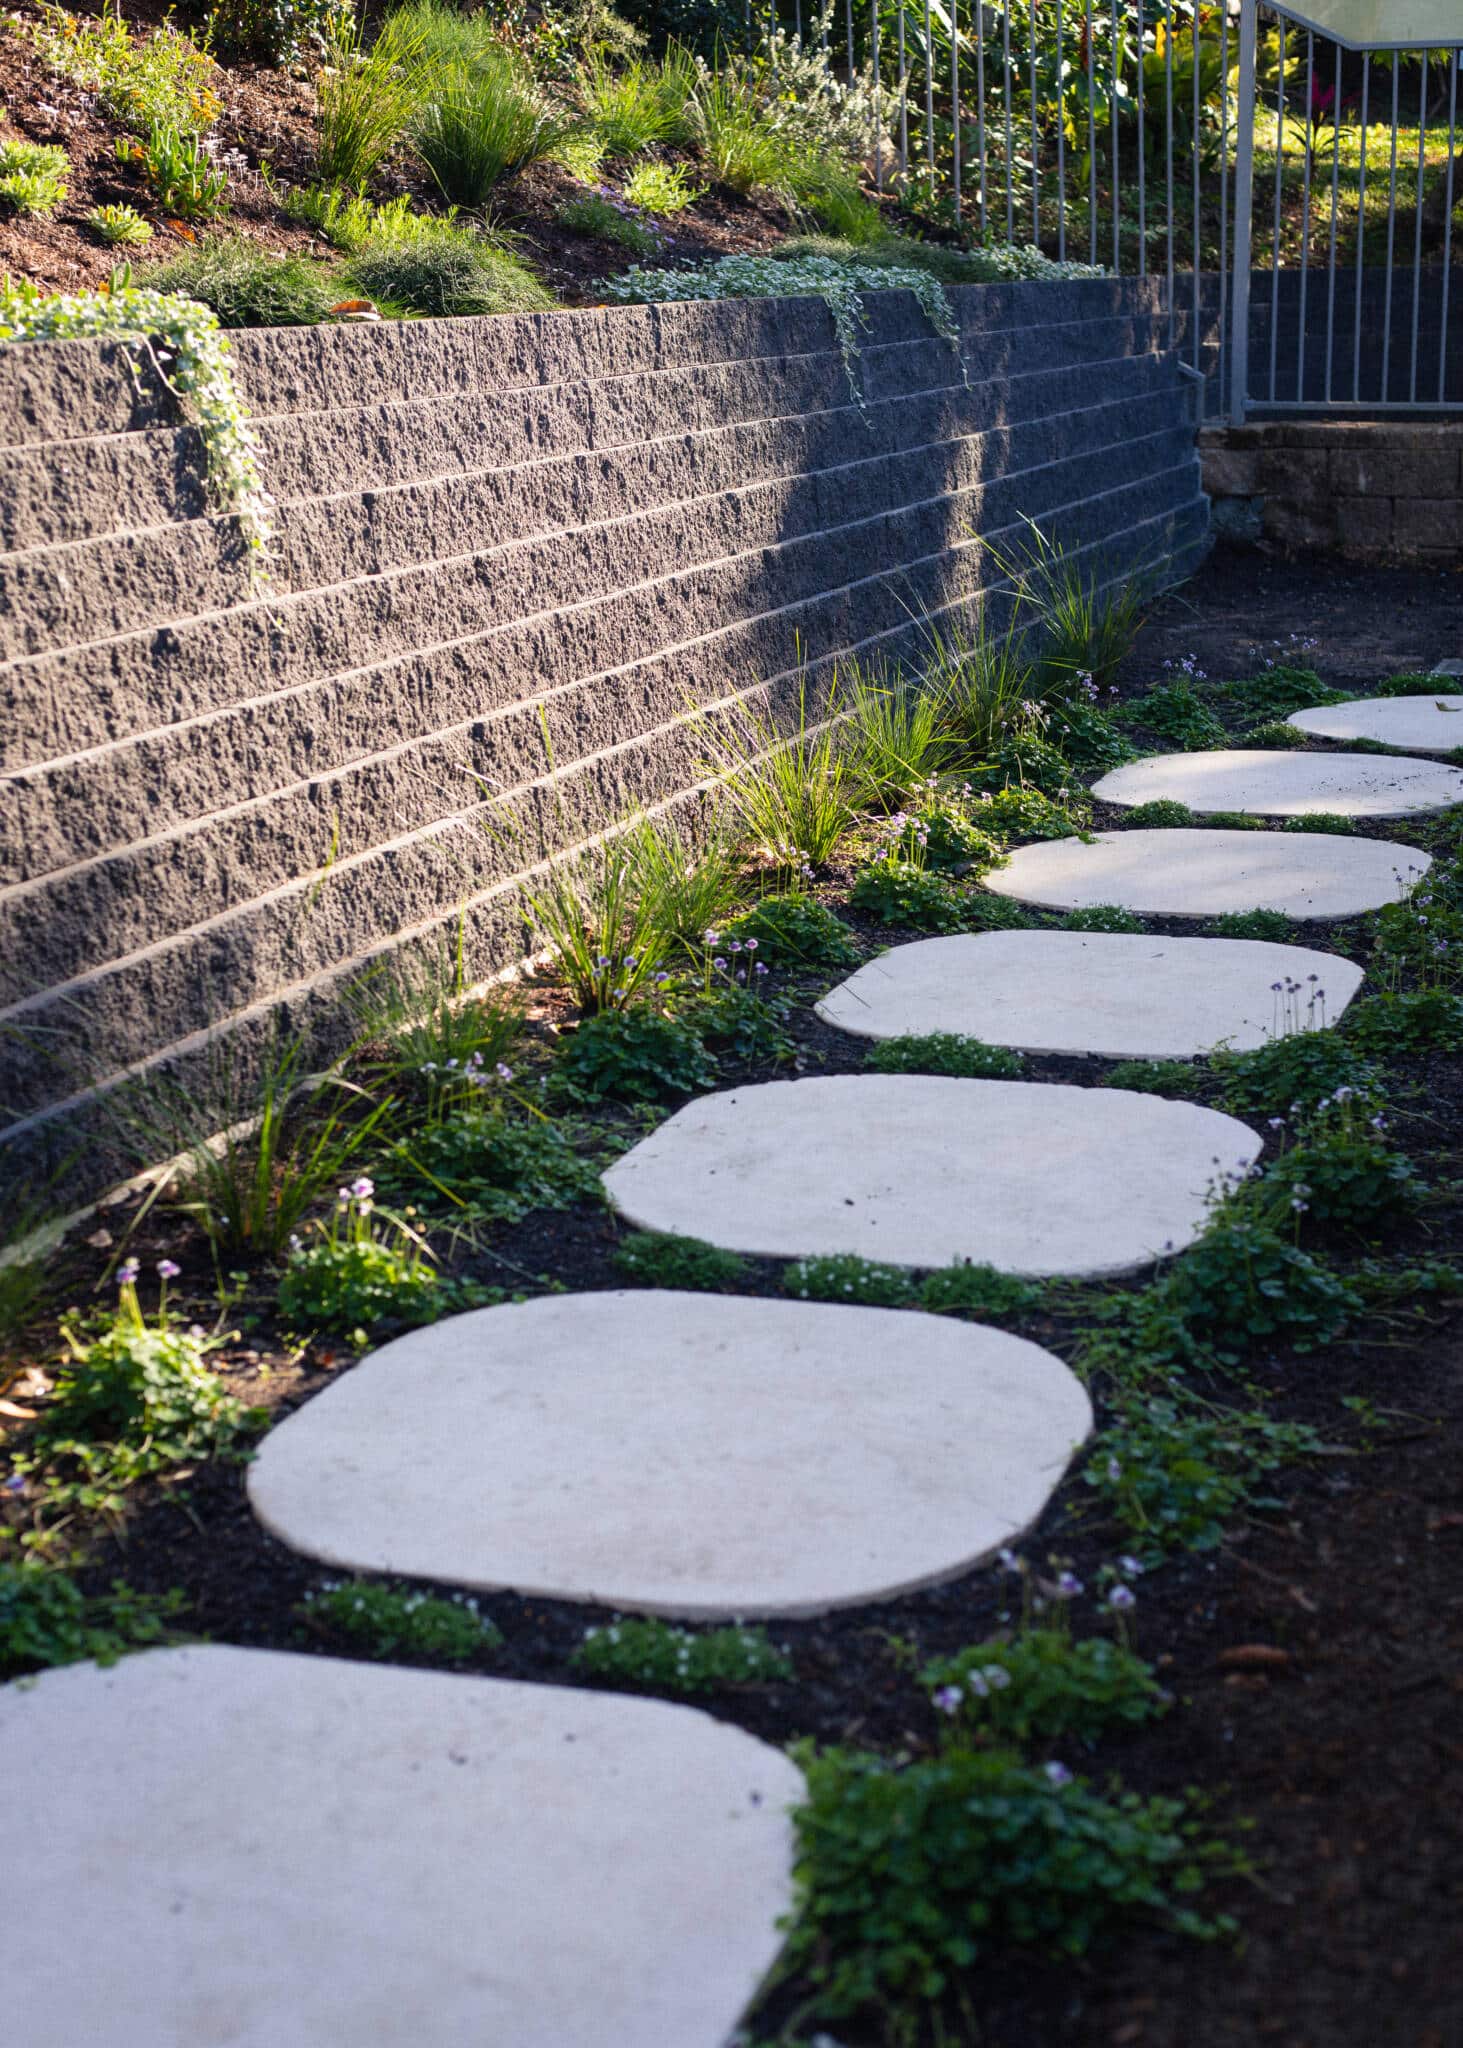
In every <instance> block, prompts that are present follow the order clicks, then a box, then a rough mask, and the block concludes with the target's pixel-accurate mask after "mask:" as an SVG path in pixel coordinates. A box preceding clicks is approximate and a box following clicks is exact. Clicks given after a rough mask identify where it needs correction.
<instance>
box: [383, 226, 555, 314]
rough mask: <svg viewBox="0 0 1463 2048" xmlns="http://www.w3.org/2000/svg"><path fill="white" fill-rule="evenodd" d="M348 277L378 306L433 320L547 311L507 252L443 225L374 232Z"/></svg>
mask: <svg viewBox="0 0 1463 2048" xmlns="http://www.w3.org/2000/svg"><path fill="white" fill-rule="evenodd" d="M349 274H350V276H351V278H352V280H353V282H354V283H355V285H356V287H357V289H358V290H359V291H361V292H362V293H363V294H364V295H365V296H366V297H367V298H368V299H374V300H375V301H376V303H377V304H378V305H381V306H386V307H400V308H402V309H403V310H405V311H407V312H410V313H427V314H431V315H433V316H436V317H439V318H456V317H459V316H462V315H465V314H469V313H536V312H540V311H542V310H543V309H544V308H545V307H547V306H552V305H553V303H554V300H553V297H552V295H551V294H550V293H549V292H547V291H545V289H544V287H543V286H542V285H541V284H540V283H539V281H538V279H537V278H536V277H535V276H534V274H533V272H532V271H531V270H529V269H528V267H527V265H526V264H524V263H522V262H521V261H520V260H519V258H518V257H517V256H515V255H514V254H513V253H512V251H511V250H508V249H504V248H501V247H500V246H499V245H498V244H497V243H495V242H493V241H492V240H491V239H490V238H489V237H488V236H487V235H484V234H479V233H478V232H477V231H476V230H475V229H472V228H465V227H459V226H458V225H457V223H456V222H455V221H448V220H428V219H415V220H413V221H411V223H410V224H409V225H408V226H407V227H405V228H383V229H381V230H379V231H378V232H376V233H374V234H372V235H371V236H370V237H369V238H368V239H367V241H366V242H365V244H364V245H363V246H362V248H360V249H359V250H358V251H357V253H356V254H355V255H354V256H353V257H352V258H351V262H350V266H349Z"/></svg>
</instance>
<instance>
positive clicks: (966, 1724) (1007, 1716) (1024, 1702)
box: [920, 1594, 1171, 1749]
mask: <svg viewBox="0 0 1463 2048" xmlns="http://www.w3.org/2000/svg"><path fill="white" fill-rule="evenodd" d="M1128 1597H1129V1599H1130V1600H1131V1597H1132V1596H1131V1594H1130V1595H1129V1596H1128ZM920 1683H921V1684H922V1685H923V1686H924V1687H925V1688H926V1690H927V1691H929V1692H931V1693H932V1694H934V1695H936V1698H935V1701H934V1704H935V1706H936V1709H937V1711H938V1712H940V1713H942V1714H945V1715H947V1716H949V1717H950V1719H951V1721H952V1722H953V1723H954V1724H955V1725H957V1726H958V1727H960V1728H962V1729H964V1730H968V1731H969V1732H970V1733H972V1734H975V1733H979V1734H982V1735H985V1734H989V1735H990V1736H992V1737H993V1738H994V1740H995V1741H997V1742H999V1743H1004V1744H1007V1745H1009V1746H1010V1747H1012V1748H1017V1749H1027V1748H1029V1747H1031V1746H1032V1745H1033V1744H1038V1743H1039V1744H1043V1745H1044V1744H1046V1743H1049V1742H1060V1741H1061V1740H1062V1739H1063V1738H1064V1737H1065V1736H1069V1735H1071V1736H1075V1737H1076V1738H1077V1739H1078V1740H1079V1741H1082V1742H1091V1741H1094V1740H1095V1739H1096V1738H1097V1737H1098V1736H1099V1735H1105V1734H1106V1733H1107V1732H1108V1730H1109V1729H1111V1728H1121V1727H1137V1726H1139V1725H1140V1724H1141V1723H1142V1722H1144V1721H1151V1720H1154V1719H1155V1718H1156V1717H1157V1716H1158V1715H1160V1714H1162V1713H1164V1712H1166V1711H1167V1709H1168V1707H1169V1705H1170V1704H1171V1702H1170V1699H1169V1696H1168V1694H1167V1693H1165V1691H1164V1690H1163V1688H1162V1686H1161V1685H1159V1683H1158V1681H1157V1680H1156V1679H1155V1678H1154V1676H1153V1668H1152V1666H1151V1665H1149V1664H1145V1663H1144V1661H1143V1659H1142V1658H1141V1657H1138V1656H1135V1655H1134V1654H1133V1652H1132V1651H1131V1650H1130V1649H1128V1648H1127V1647H1126V1645H1125V1644H1123V1643H1121V1642H1115V1641H1114V1640H1112V1639H1111V1638H1110V1637H1107V1636H1089V1637H1086V1638H1085V1639H1083V1640H1080V1641H1078V1640H1075V1639H1074V1638H1073V1637H1072V1636H1071V1635H1069V1634H1068V1632H1067V1630H1066V1629H1064V1628H1028V1629H1023V1630H1022V1631H1021V1633H1020V1634H1019V1635H1016V1636H1014V1637H1011V1638H1009V1639H1007V1638H1004V1637H994V1638H992V1640H990V1641H989V1642H984V1643H975V1644H972V1646H971V1647H970V1648H969V1649H966V1650H960V1651H957V1653H956V1654H955V1655H954V1656H953V1657H937V1658H936V1659H934V1661H933V1662H931V1663H929V1664H926V1666H925V1667H924V1670H923V1671H922V1672H921V1673H920ZM957 1693H958V1694H959V1697H958V1698H955V1697H953V1695H954V1694H957Z"/></svg>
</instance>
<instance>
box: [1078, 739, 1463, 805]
mask: <svg viewBox="0 0 1463 2048" xmlns="http://www.w3.org/2000/svg"><path fill="white" fill-rule="evenodd" d="M1092 794H1093V795H1094V796H1095V797H1097V798H1099V799H1100V800H1101V801H1102V802H1103V803H1107V804H1122V805H1124V806H1127V805H1131V804H1146V803H1152V802H1154V801H1155V800H1157V799H1159V798H1163V799H1167V800H1172V801H1175V802H1178V803H1182V804H1187V805H1188V807H1189V809H1190V810H1191V811H1199V812H1203V811H1252V812H1254V813H1255V814H1256V815H1257V816H1259V817H1264V818H1303V817H1305V816H1306V814H1307V813H1308V812H1312V811H1325V812H1330V813H1332V814H1335V815H1339V816H1341V817H1345V818H1402V817H1408V816H1412V815H1414V814H1416V813H1417V812H1419V811H1439V810H1444V809H1446V807H1447V806H1448V805H1449V804H1456V803H1458V802H1459V801H1463V774H1460V773H1459V771H1458V770H1457V769H1456V768H1444V767H1442V766H1441V765H1440V764H1439V763H1437V762H1434V761H1389V760H1379V759H1378V758H1377V756H1376V755H1375V754H1292V753H1287V752H1285V751H1284V750H1283V749H1281V750H1280V751H1278V752H1276V751H1271V750H1265V749H1261V748H1258V747H1234V748H1222V749H1219V750H1218V751H1216V752H1214V753H1199V754H1155V755H1153V756H1152V757H1151V758H1150V759H1148V760H1146V761H1130V762H1129V763H1128V764H1127V766H1126V767H1123V768H1114V769H1113V771H1112V773H1111V774H1110V775H1104V776H1103V778H1102V780H1101V782H1097V783H1094V784H1093V788H1092Z"/></svg>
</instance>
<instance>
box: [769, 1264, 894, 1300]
mask: <svg viewBox="0 0 1463 2048" xmlns="http://www.w3.org/2000/svg"><path fill="white" fill-rule="evenodd" d="M782 1284H783V1287H784V1289H785V1290H786V1291H787V1293H789V1294H791V1295H795V1296H796V1298H797V1299H798V1300H799V1301H842V1302H854V1303H857V1304H860V1305H861V1306H862V1307H864V1308H907V1307H908V1306H909V1303H910V1302H911V1300H912V1299H913V1297H914V1282H913V1281H912V1280H911V1279H910V1277H909V1275H908V1273H906V1272H905V1271H904V1269H903V1267H902V1266H881V1265H879V1264H878V1263H877V1262H876V1261H875V1260H873V1259H861V1258H859V1257H858V1256H857V1254H856V1253H853V1252H834V1253H831V1254H830V1255H829V1256H827V1257H825V1258H812V1259H794V1260H793V1261H792V1263H791V1265H789V1266H788V1267H787V1268H786V1269H785V1270H784V1272H783V1276H782Z"/></svg>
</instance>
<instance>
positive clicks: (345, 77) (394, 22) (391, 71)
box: [315, 14, 426, 192]
mask: <svg viewBox="0 0 1463 2048" xmlns="http://www.w3.org/2000/svg"><path fill="white" fill-rule="evenodd" d="M425 52H426V36H425V33H424V31H423V29H422V27H421V25H420V24H419V23H415V22H413V21H412V20H411V19H410V17H409V16H407V15H405V14H401V15H388V16H387V18H386V20H385V21H384V22H383V23H382V25H381V29H380V32H379V33H378V34H377V36H376V39H375V41H374V42H372V43H371V44H369V45H368V44H367V42H366V38H365V33H364V30H363V28H362V26H361V23H360V21H359V20H358V19H357V17H356V16H355V15H354V14H351V15H346V16H343V17H341V18H340V19H338V20H337V21H336V22H334V23H333V24H332V26H331V30H330V34H329V37H328V39H327V48H326V61H325V64H324V66H323V67H322V68H321V70H320V72H319V74H318V76H317V78H316V86H315V89H316V93H317V95H318V97H319V103H320V146H319V152H318V155H317V158H316V173H317V176H318V177H319V179H320V182H321V183H322V184H323V185H343V186H345V187H346V188H347V189H348V190H349V191H352V192H362V191H364V190H365V188H366V186H367V185H368V184H369V183H370V181H371V179H372V177H374V175H375V173H376V172H377V171H378V170H379V169H380V168H381V166H382V164H384V163H385V161H386V159H387V157H388V156H390V154H391V152H392V150H393V149H395V148H396V146H397V144H398V143H399V142H400V141H401V138H402V136H403V135H404V134H405V133H406V130H407V128H408V126H409V125H410V123H411V121H412V119H413V117H414V115H415V114H416V111H417V108H418V107H419V106H420V104H421V101H422V94H423V89H424V76H423V73H424V57H425Z"/></svg>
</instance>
